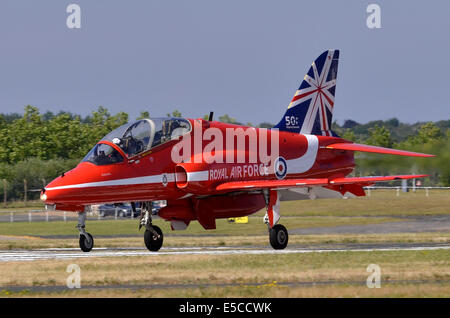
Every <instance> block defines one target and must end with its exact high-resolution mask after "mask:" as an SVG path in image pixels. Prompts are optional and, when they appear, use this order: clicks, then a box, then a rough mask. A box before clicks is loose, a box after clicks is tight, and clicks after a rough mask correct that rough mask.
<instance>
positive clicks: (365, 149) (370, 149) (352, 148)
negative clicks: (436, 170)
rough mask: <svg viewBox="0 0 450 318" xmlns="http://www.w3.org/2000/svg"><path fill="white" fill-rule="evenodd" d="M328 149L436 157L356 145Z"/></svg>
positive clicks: (427, 155) (343, 145) (338, 145)
mask: <svg viewBox="0 0 450 318" xmlns="http://www.w3.org/2000/svg"><path fill="white" fill-rule="evenodd" d="M326 148H327V149H339V150H350V151H362V152H372V153H382V154H388V155H397V156H411V157H434V155H429V154H426V153H420V152H413V151H405V150H397V149H391V148H384V147H377V146H369V145H362V144H354V143H337V144H331V145H328V146H326Z"/></svg>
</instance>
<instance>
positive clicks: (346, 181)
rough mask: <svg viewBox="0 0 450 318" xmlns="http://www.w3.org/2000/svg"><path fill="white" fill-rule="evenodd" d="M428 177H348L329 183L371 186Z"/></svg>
mask: <svg viewBox="0 0 450 318" xmlns="http://www.w3.org/2000/svg"><path fill="white" fill-rule="evenodd" d="M425 177H428V175H426V174H418V175H398V176H385V177H383V176H380V177H354V178H353V177H348V178H336V179H333V180H331V181H330V184H332V185H340V184H368V185H369V184H373V183H375V182H388V181H394V180H402V179H415V178H425Z"/></svg>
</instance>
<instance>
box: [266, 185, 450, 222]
mask: <svg viewBox="0 0 450 318" xmlns="http://www.w3.org/2000/svg"><path fill="white" fill-rule="evenodd" d="M260 213H261V212H260ZM281 214H282V215H305V216H306V215H311V216H312V215H323V216H326V215H334V216H363V215H371V216H380V215H390V216H405V215H431V214H450V191H448V190H430V192H429V196H428V197H427V196H426V194H425V190H417V192H415V193H414V192H409V193H404V192H401V191H400V192H399V196H397V192H396V191H395V190H372V191H371V196H365V197H358V198H352V199H347V200H343V199H323V200H303V201H286V202H282V203H281Z"/></svg>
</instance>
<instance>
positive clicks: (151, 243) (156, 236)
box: [139, 202, 164, 252]
mask: <svg viewBox="0 0 450 318" xmlns="http://www.w3.org/2000/svg"><path fill="white" fill-rule="evenodd" d="M150 211H151V204H150V202H145V203H143V205H142V210H141V219H140V221H139V229H140V228H141V227H142V226H144V227H145V233H144V243H145V246H146V247H147V248H148V250H149V251H152V252H156V251H159V249H160V248H161V246H162V245H163V240H164V235H163V232H162V231H161V229H160V228H159V227H158V226H156V225H153V224H152V216H151V213H150Z"/></svg>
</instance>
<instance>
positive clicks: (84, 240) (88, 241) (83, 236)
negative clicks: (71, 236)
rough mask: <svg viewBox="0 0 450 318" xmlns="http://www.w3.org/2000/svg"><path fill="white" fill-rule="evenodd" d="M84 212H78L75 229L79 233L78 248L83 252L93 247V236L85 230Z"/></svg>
mask: <svg viewBox="0 0 450 318" xmlns="http://www.w3.org/2000/svg"><path fill="white" fill-rule="evenodd" d="M85 228H86V212H84V211H83V212H78V224H77V229H78V232H79V233H80V249H81V250H82V251H83V252H90V251H91V250H92V248H93V247H94V238H93V237H92V235H91V234H90V233H87V232H86V229H85Z"/></svg>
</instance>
